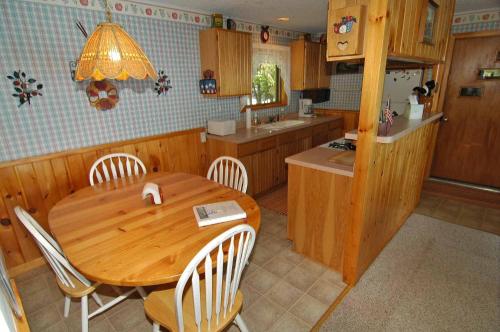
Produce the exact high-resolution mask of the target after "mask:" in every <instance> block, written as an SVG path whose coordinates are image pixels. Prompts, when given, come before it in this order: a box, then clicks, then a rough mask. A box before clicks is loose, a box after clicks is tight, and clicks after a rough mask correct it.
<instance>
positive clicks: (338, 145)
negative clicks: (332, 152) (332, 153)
mask: <svg viewBox="0 0 500 332" xmlns="http://www.w3.org/2000/svg"><path fill="white" fill-rule="evenodd" d="M328 147H329V148H332V149H338V150H344V151H348V150H351V151H356V145H354V144H352V143H351V142H346V141H344V142H337V141H334V142H330V144H328Z"/></svg>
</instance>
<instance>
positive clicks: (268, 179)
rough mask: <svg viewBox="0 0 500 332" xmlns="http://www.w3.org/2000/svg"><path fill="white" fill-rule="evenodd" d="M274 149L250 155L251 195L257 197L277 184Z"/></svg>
mask: <svg viewBox="0 0 500 332" xmlns="http://www.w3.org/2000/svg"><path fill="white" fill-rule="evenodd" d="M274 165H276V149H275V148H272V149H269V150H265V151H261V152H258V153H256V154H254V155H252V169H253V184H254V187H253V194H254V195H257V194H259V193H262V192H264V191H266V190H268V189H271V188H272V187H274V186H275V185H276V184H277V180H276V168H275V167H273V166H274Z"/></svg>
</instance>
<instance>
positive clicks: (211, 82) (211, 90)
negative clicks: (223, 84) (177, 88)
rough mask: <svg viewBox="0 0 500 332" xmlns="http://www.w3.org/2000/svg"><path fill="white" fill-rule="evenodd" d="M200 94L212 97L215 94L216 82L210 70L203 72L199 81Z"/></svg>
mask: <svg viewBox="0 0 500 332" xmlns="http://www.w3.org/2000/svg"><path fill="white" fill-rule="evenodd" d="M200 93H201V94H204V95H213V94H216V93H217V82H216V81H215V79H214V72H213V71H212V70H205V71H204V72H203V79H202V80H200Z"/></svg>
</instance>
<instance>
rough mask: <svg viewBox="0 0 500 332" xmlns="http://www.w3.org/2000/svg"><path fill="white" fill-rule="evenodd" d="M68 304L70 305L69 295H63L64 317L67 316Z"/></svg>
mask: <svg viewBox="0 0 500 332" xmlns="http://www.w3.org/2000/svg"><path fill="white" fill-rule="evenodd" d="M70 306H71V297H69V296H68V295H66V296H65V297H64V318H68V315H69V307H70Z"/></svg>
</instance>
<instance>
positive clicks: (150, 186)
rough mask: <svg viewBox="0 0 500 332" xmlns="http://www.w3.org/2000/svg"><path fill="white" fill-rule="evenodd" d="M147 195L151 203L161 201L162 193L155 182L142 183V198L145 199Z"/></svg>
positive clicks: (157, 203) (159, 202)
mask: <svg viewBox="0 0 500 332" xmlns="http://www.w3.org/2000/svg"><path fill="white" fill-rule="evenodd" d="M148 196H149V198H150V200H151V204H156V205H159V204H161V203H163V193H162V192H161V188H160V187H159V186H158V185H157V184H156V183H151V182H148V183H146V184H145V185H144V188H143V189H142V199H146V197H148Z"/></svg>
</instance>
